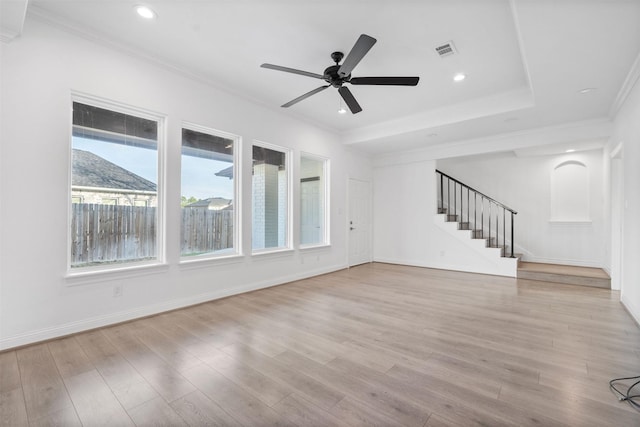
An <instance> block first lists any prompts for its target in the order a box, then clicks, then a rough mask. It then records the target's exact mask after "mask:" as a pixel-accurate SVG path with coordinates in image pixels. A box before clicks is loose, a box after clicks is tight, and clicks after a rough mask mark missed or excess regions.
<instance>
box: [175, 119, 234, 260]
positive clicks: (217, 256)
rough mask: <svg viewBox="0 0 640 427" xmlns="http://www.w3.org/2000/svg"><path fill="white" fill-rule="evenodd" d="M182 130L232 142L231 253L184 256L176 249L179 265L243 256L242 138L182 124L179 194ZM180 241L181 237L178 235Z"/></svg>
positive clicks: (194, 124)
mask: <svg viewBox="0 0 640 427" xmlns="http://www.w3.org/2000/svg"><path fill="white" fill-rule="evenodd" d="M183 129H187V130H191V131H194V132H200V133H205V134H208V135H212V136H219V137H221V138H227V139H231V140H233V197H234V199H233V206H234V208H233V252H226V253H216V252H207V253H204V254H200V255H191V256H184V255H182V254H181V253H180V252H181V250H180V247H178V253H179V254H180V255H179V256H180V261H179V263H180V264H192V263H199V262H205V261H212V260H224V259H230V258H236V257H242V256H243V246H242V230H241V224H242V194H241V189H242V185H241V183H242V162H241V153H242V137H241V136H240V135H236V134H233V133H230V132H225V131H222V130H218V129H214V128H211V127H208V126H202V125H199V124H196V123H192V122H182V126H180V135H181V136H180V193H182V131H183ZM180 209H181V211H180V215H182V208H180ZM180 239H182V236H181V235H180Z"/></svg>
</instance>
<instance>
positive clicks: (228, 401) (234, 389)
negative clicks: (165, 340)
mask: <svg viewBox="0 0 640 427" xmlns="http://www.w3.org/2000/svg"><path fill="white" fill-rule="evenodd" d="M185 376H186V377H187V378H188V379H189V381H191V382H192V383H193V384H195V385H196V386H197V387H198V389H199V390H200V391H202V393H204V394H205V395H206V396H207V397H208V398H209V399H211V400H213V401H214V402H216V403H217V404H218V405H219V406H221V407H223V408H225V411H227V412H228V413H229V414H230V415H231V416H232V417H233V418H235V419H236V420H238V421H240V423H242V424H244V425H248V426H251V425H269V426H289V425H290V426H293V425H295V424H293V423H291V422H289V421H288V420H286V419H283V418H280V417H279V416H278V413H277V412H275V411H274V410H273V409H271V408H270V407H269V406H267V405H265V404H264V403H262V402H260V401H259V400H258V399H256V398H254V397H253V396H251V395H250V394H248V393H246V392H244V391H243V390H242V389H241V388H240V387H238V386H236V385H235V384H234V383H233V382H231V381H229V380H228V379H226V378H225V377H224V376H222V375H221V374H219V373H217V372H216V371H215V370H214V369H213V368H211V367H209V366H203V365H199V366H196V367H195V368H192V369H190V370H188V371H186V372H185Z"/></svg>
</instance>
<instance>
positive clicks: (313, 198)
mask: <svg viewBox="0 0 640 427" xmlns="http://www.w3.org/2000/svg"><path fill="white" fill-rule="evenodd" d="M325 163H326V160H320V159H316V158H313V157H310V156H305V155H302V156H301V157H300V244H301V245H318V244H323V243H325V241H326V239H325V235H326V234H325V215H326V213H325V212H326V204H325V199H326V196H325V188H326V187H325Z"/></svg>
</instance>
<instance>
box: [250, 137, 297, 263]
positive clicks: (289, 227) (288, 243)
mask: <svg viewBox="0 0 640 427" xmlns="http://www.w3.org/2000/svg"><path fill="white" fill-rule="evenodd" d="M255 146H257V147H262V148H266V149H268V150H273V151H278V152H280V153H283V154H284V167H285V171H286V181H285V182H286V183H287V197H286V215H287V216H286V226H285V237H284V243H285V244H284V246H277V247H272V248H260V249H254V247H253V220H254V218H253V166H254V165H253V147H255ZM292 153H293V150H292V149H290V148H287V147H283V146H281V145H276V144H271V143H268V142H264V141H260V140H253V141H252V143H251V159H250V161H251V184H252V185H251V196H250V197H251V231H250V232H251V255H252V256H254V255H265V254H273V253H279V252H290V251H292V250H293V243H292V242H293V238H292V235H293V170H292V168H291V164H292V162H291V157H292Z"/></svg>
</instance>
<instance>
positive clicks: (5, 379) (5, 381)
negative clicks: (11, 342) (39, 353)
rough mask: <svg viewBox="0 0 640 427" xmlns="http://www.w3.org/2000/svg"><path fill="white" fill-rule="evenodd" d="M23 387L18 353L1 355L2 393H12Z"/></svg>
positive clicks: (0, 380) (0, 376) (11, 352)
mask: <svg viewBox="0 0 640 427" xmlns="http://www.w3.org/2000/svg"><path fill="white" fill-rule="evenodd" d="M21 386H22V383H21V381H20V371H19V370H18V359H17V358H16V352H15V351H7V352H4V353H0V393H4V392H7V391H11V390H13V389H16V388H20V387H21Z"/></svg>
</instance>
